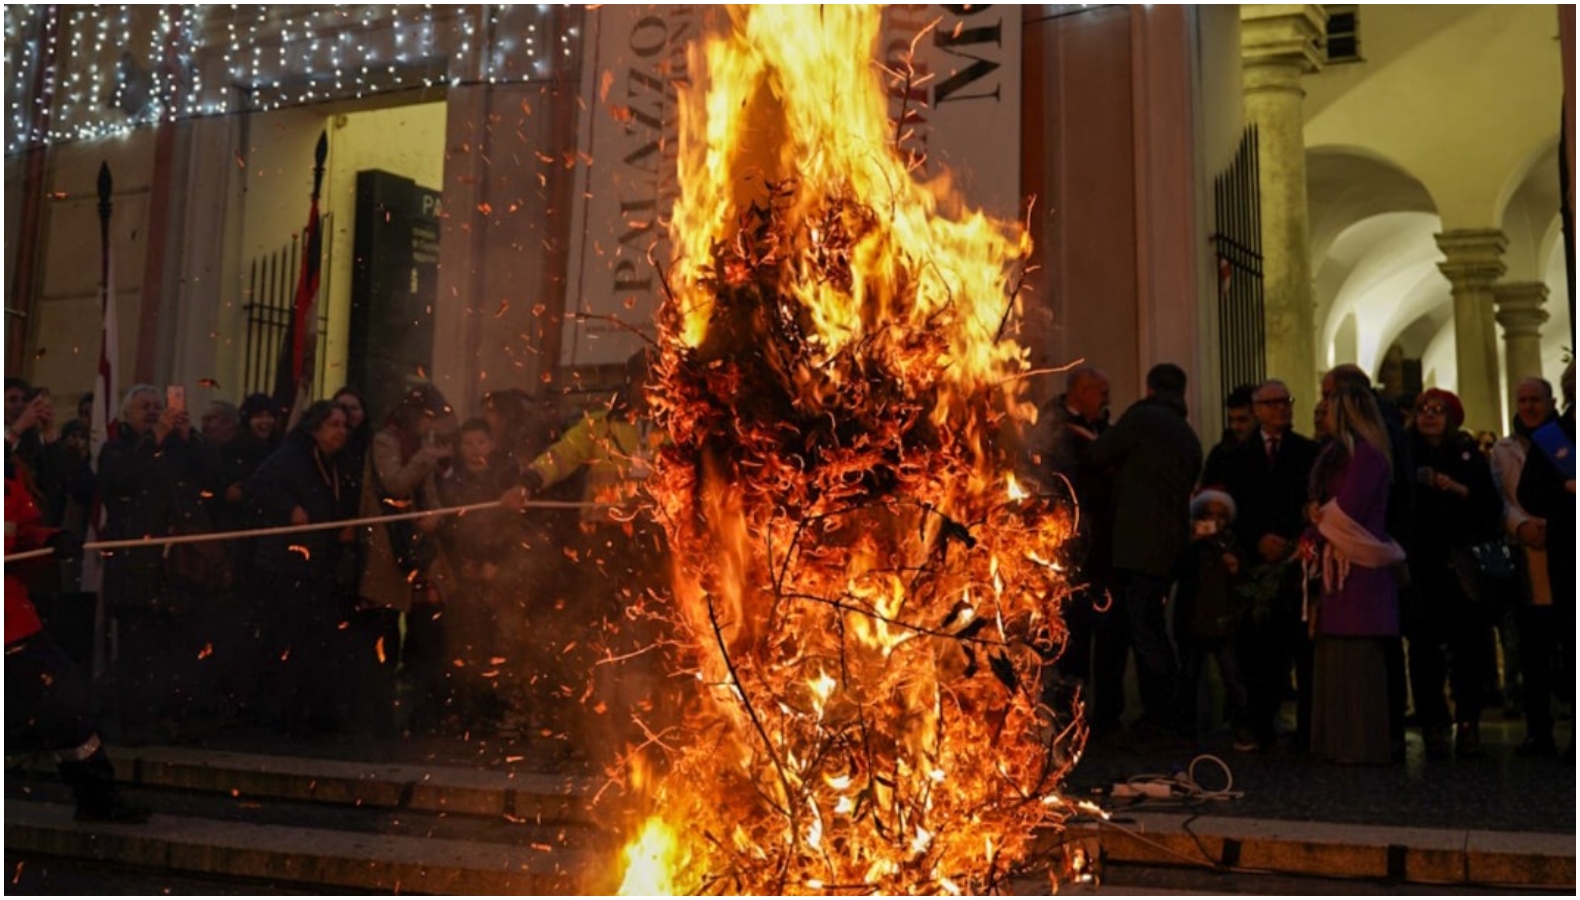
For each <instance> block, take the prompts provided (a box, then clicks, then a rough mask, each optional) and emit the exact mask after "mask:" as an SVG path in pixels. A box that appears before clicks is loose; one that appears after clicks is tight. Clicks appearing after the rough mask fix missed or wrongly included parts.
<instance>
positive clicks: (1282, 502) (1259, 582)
mask: <svg viewBox="0 0 1580 900" xmlns="http://www.w3.org/2000/svg"><path fill="white" fill-rule="evenodd" d="M1251 408H1252V411H1253V412H1254V414H1255V415H1256V422H1257V429H1256V432H1255V433H1254V434H1253V435H1252V436H1251V437H1250V438H1249V439H1247V440H1246V441H1245V442H1244V443H1242V444H1241V445H1240V446H1239V447H1236V448H1235V449H1234V451H1233V452H1231V453H1230V454H1229V457H1228V460H1227V462H1228V464H1227V465H1226V466H1225V467H1224V469H1225V472H1226V473H1227V477H1228V484H1227V485H1225V487H1227V488H1228V489H1229V496H1231V497H1233V498H1234V502H1235V504H1236V505H1237V506H1238V507H1239V512H1240V516H1239V519H1238V520H1236V523H1235V524H1236V531H1237V532H1238V534H1239V536H1240V540H1241V543H1242V549H1243V551H1244V553H1245V558H1246V559H1247V560H1251V561H1252V563H1253V568H1252V581H1251V584H1252V586H1253V590H1255V589H1257V588H1260V596H1258V598H1257V599H1258V601H1259V602H1257V603H1254V604H1253V606H1252V609H1251V611H1250V617H1249V619H1248V620H1247V621H1246V622H1245V628H1244V630H1243V631H1242V638H1243V640H1242V641H1241V647H1240V649H1241V664H1242V667H1243V670H1244V678H1245V682H1246V686H1247V689H1248V690H1247V693H1248V697H1247V704H1248V710H1249V716H1250V721H1251V734H1250V735H1244V734H1237V735H1235V747H1236V748H1237V749H1241V750H1254V749H1256V748H1257V747H1259V746H1260V747H1269V748H1270V747H1271V746H1272V744H1273V740H1274V737H1275V734H1276V732H1275V730H1274V727H1273V723H1274V721H1275V720H1276V718H1277V715H1278V708H1279V706H1280V705H1281V703H1282V701H1283V693H1284V689H1285V688H1286V687H1287V686H1288V684H1289V670H1290V666H1291V665H1293V666H1294V669H1295V673H1296V674H1295V683H1296V685H1297V687H1298V688H1299V693H1298V695H1297V696H1298V700H1297V704H1296V710H1297V712H1296V726H1295V741H1296V743H1297V745H1303V744H1304V743H1305V742H1306V735H1307V734H1308V731H1307V726H1308V717H1309V715H1310V712H1311V643H1310V640H1309V638H1308V636H1307V632H1306V623H1305V622H1304V621H1302V616H1301V612H1302V610H1301V600H1300V567H1299V566H1298V565H1297V564H1296V563H1295V562H1294V561H1293V557H1294V552H1295V545H1296V544H1297V543H1298V542H1299V540H1300V535H1301V532H1303V531H1304V530H1305V528H1306V521H1305V507H1306V499H1307V495H1308V487H1307V483H1308V481H1309V480H1310V478H1311V468H1312V466H1314V465H1315V464H1316V461H1317V454H1318V452H1319V450H1320V448H1319V447H1318V445H1317V442H1316V441H1313V440H1311V439H1310V438H1308V437H1304V436H1302V435H1299V434H1296V433H1295V431H1294V428H1293V424H1294V420H1295V415H1294V411H1295V398H1294V397H1293V396H1292V395H1291V394H1290V393H1289V387H1288V385H1286V384H1284V383H1283V382H1282V381H1278V380H1277V379H1273V380H1270V381H1267V382H1264V383H1263V384H1262V385H1261V386H1260V387H1258V388H1257V389H1256V392H1255V394H1253V395H1252V398H1251Z"/></svg>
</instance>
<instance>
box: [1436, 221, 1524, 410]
mask: <svg viewBox="0 0 1580 900" xmlns="http://www.w3.org/2000/svg"><path fill="white" fill-rule="evenodd" d="M1436 238H1437V246H1438V249H1439V250H1442V251H1443V255H1444V256H1446V257H1448V258H1447V259H1445V260H1443V261H1442V262H1440V263H1438V264H1437V268H1438V270H1439V271H1441V272H1442V273H1443V276H1444V277H1445V278H1447V279H1448V283H1449V286H1450V290H1451V291H1452V292H1453V295H1454V361H1455V366H1456V368H1457V369H1458V370H1459V386H1458V387H1459V391H1458V393H1459V399H1460V401H1461V402H1462V403H1464V405H1465V427H1466V428H1467V429H1470V430H1471V431H1475V430H1477V429H1483V428H1485V429H1488V430H1492V431H1498V432H1500V433H1501V432H1502V430H1503V429H1502V426H1501V422H1502V421H1503V402H1502V400H1501V398H1500V397H1499V394H1498V345H1497V340H1498V335H1497V329H1496V327H1495V326H1494V324H1493V318H1492V310H1493V288H1492V284H1493V282H1495V281H1497V280H1498V279H1499V278H1501V277H1502V276H1503V273H1504V271H1505V269H1506V267H1505V266H1504V264H1503V258H1502V257H1503V251H1504V250H1505V249H1507V248H1508V245H1509V239H1508V238H1507V237H1505V236H1504V234H1503V232H1501V231H1499V230H1497V229H1496V228H1465V229H1456V230H1454V231H1445V232H1443V233H1442V234H1439V235H1437V236H1436Z"/></svg>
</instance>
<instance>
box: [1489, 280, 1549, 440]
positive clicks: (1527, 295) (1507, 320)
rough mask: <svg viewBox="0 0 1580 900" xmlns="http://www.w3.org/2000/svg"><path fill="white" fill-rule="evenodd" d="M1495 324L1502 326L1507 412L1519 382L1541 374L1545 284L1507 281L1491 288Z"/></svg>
mask: <svg viewBox="0 0 1580 900" xmlns="http://www.w3.org/2000/svg"><path fill="white" fill-rule="evenodd" d="M1492 296H1493V298H1494V299H1495V300H1496V301H1497V304H1498V312H1497V320H1498V324H1499V325H1502V326H1503V371H1504V374H1505V375H1507V376H1508V400H1509V409H1510V410H1511V411H1512V410H1513V409H1514V389H1515V388H1516V387H1518V386H1519V384H1520V379H1522V378H1531V377H1533V376H1534V377H1537V378H1541V377H1544V376H1543V375H1542V323H1544V322H1546V321H1547V310H1545V309H1542V306H1544V305H1545V304H1546V303H1547V285H1545V284H1543V283H1542V282H1540V281H1506V282H1501V283H1499V284H1495V285H1493V287H1492Z"/></svg>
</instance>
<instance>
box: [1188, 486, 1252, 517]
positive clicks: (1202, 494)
mask: <svg viewBox="0 0 1580 900" xmlns="http://www.w3.org/2000/svg"><path fill="white" fill-rule="evenodd" d="M1209 503H1222V504H1223V505H1224V508H1225V509H1227V510H1229V521H1230V522H1233V521H1234V520H1235V517H1237V516H1238V515H1239V514H1240V511H1239V508H1238V507H1236V506H1235V504H1234V498H1233V497H1231V496H1229V494H1228V492H1226V491H1223V490H1220V489H1218V488H1210V487H1208V488H1202V489H1201V490H1199V491H1197V492H1196V495H1195V496H1194V497H1192V498H1190V517H1191V518H1192V519H1194V518H1196V517H1197V516H1199V515H1201V512H1202V510H1203V509H1205V508H1206V506H1207V504H1209Z"/></svg>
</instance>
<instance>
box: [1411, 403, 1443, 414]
mask: <svg viewBox="0 0 1580 900" xmlns="http://www.w3.org/2000/svg"><path fill="white" fill-rule="evenodd" d="M1446 412H1448V407H1446V406H1444V405H1443V404H1441V403H1428V404H1426V405H1425V406H1422V407H1421V408H1420V409H1417V410H1416V411H1415V414H1416V415H1418V416H1423V415H1424V416H1441V415H1443V414H1444V413H1446Z"/></svg>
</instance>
